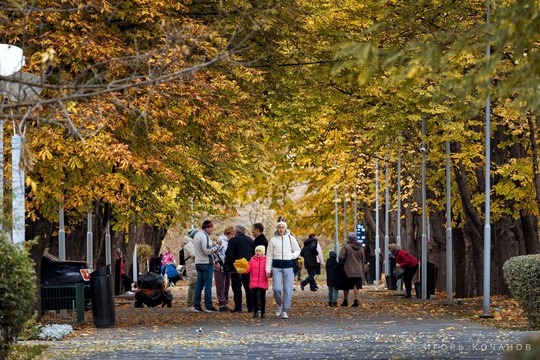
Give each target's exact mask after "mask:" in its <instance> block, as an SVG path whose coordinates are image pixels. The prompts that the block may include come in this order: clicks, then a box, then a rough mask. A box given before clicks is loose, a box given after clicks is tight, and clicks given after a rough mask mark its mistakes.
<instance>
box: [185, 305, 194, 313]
mask: <svg viewBox="0 0 540 360" xmlns="http://www.w3.org/2000/svg"><path fill="white" fill-rule="evenodd" d="M186 311H187V312H195V308H194V307H193V306H190V307H187V308H186Z"/></svg>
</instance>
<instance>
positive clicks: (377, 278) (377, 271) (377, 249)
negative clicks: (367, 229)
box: [374, 153, 381, 285]
mask: <svg viewBox="0 0 540 360" xmlns="http://www.w3.org/2000/svg"><path fill="white" fill-rule="evenodd" d="M380 253H381V249H380V244H379V153H377V159H376V160H375V281H374V283H375V285H379V284H380V280H381V260H380V258H379V257H380Z"/></svg>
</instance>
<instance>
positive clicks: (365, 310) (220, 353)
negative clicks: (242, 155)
mask: <svg viewBox="0 0 540 360" xmlns="http://www.w3.org/2000/svg"><path fill="white" fill-rule="evenodd" d="M296 287H297V288H298V289H297V291H295V294H294V300H293V302H294V304H293V308H292V309H291V311H290V313H289V315H290V318H289V319H282V318H279V317H276V316H275V314H274V311H275V303H274V301H273V297H272V294H271V290H270V291H269V292H268V293H267V305H268V307H269V310H268V311H269V313H267V318H266V319H260V318H259V319H253V318H252V316H251V314H247V313H241V314H230V313H215V314H209V313H187V312H185V310H184V309H183V307H181V305H182V303H181V302H178V303H173V307H172V308H143V309H134V308H132V306H131V305H125V306H124V307H120V308H118V309H117V324H118V325H117V327H115V328H100V329H96V328H92V327H88V328H86V329H82V330H79V331H77V333H76V335H75V336H74V337H72V338H70V339H68V340H65V341H59V342H53V343H51V347H50V351H49V352H48V353H47V354H46V355H45V356H44V357H43V358H46V359H65V360H67V359H81V360H82V359H125V360H128V359H129V360H134V359H234V360H241V359H415V360H416V359H506V358H507V357H505V353H506V352H507V350H508V349H514V350H518V354H521V355H524V353H526V352H527V351H529V352H530V351H531V350H528V348H529V345H527V344H523V343H522V342H523V341H524V339H526V337H527V336H531V335H537V336H538V335H539V333H538V332H525V331H507V330H499V329H496V328H491V327H487V326H483V325H479V324H476V323H472V322H468V321H463V320H458V319H453V318H451V317H446V316H445V317H443V318H440V317H439V318H436V317H433V316H430V315H429V314H428V313H426V314H423V315H421V316H419V315H418V312H415V313H414V314H409V315H408V314H407V306H409V305H410V304H416V305H415V306H416V307H420V308H421V307H422V304H423V303H422V300H415V299H413V300H406V299H399V300H398V299H396V300H395V301H393V302H392V303H393V304H397V305H396V306H401V304H403V309H402V310H403V311H402V312H401V315H396V313H399V311H397V312H396V311H395V309H392V310H393V311H389V312H388V315H380V313H381V311H380V309H379V311H373V313H377V314H378V315H372V314H371V312H370V309H375V308H377V307H380V306H389V305H388V303H387V302H383V301H381V300H380V296H376V292H377V291H378V290H376V289H375V287H371V288H370V287H367V288H366V289H364V290H363V292H362V306H361V307H358V308H351V307H347V308H342V307H337V308H334V307H332V308H331V307H328V306H326V299H327V293H326V290H325V289H323V287H321V288H322V289H321V291H318V292H302V291H300V289H299V286H298V285H296ZM175 291H176V292H177V294H176V295H175V299H178V301H180V299H181V298H182V296H183V293H184V291H185V289H182V288H178V289H176V290H175ZM340 295H341V294H340ZM351 295H352V294H351ZM184 298H185V297H184ZM400 301H402V302H403V303H400ZM428 301H429V300H428ZM138 322H139V323H141V322H144V323H145V324H147V323H148V324H149V325H144V326H141V325H137V323H138Z"/></svg>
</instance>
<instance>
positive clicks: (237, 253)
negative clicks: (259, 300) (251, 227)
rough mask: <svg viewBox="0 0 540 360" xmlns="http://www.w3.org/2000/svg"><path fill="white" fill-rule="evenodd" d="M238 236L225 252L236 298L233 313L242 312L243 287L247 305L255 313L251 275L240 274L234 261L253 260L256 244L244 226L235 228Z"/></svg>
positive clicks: (232, 239)
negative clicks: (250, 284)
mask: <svg viewBox="0 0 540 360" xmlns="http://www.w3.org/2000/svg"><path fill="white" fill-rule="evenodd" d="M234 232H235V233H236V235H235V236H234V237H233V238H231V240H229V245H228V247H227V251H226V252H225V264H226V265H227V267H228V269H229V272H230V274H231V285H232V291H233V298H234V309H232V310H231V312H233V313H236V312H242V287H243V288H244V292H245V293H246V303H247V309H248V311H249V312H252V311H253V303H252V300H253V296H252V294H251V289H250V288H249V274H240V273H238V271H237V270H236V268H235V267H234V261H235V260H240V259H246V261H249V260H251V257H252V256H253V255H254V254H255V243H254V242H253V239H252V238H250V237H249V236H247V235H246V234H245V232H246V228H245V227H244V226H243V225H236V226H235V227H234Z"/></svg>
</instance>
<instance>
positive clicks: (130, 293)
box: [125, 291, 135, 295]
mask: <svg viewBox="0 0 540 360" xmlns="http://www.w3.org/2000/svg"><path fill="white" fill-rule="evenodd" d="M125 294H126V295H135V293H134V292H133V291H126V293H125Z"/></svg>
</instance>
